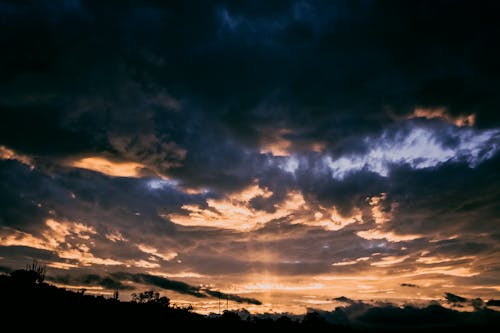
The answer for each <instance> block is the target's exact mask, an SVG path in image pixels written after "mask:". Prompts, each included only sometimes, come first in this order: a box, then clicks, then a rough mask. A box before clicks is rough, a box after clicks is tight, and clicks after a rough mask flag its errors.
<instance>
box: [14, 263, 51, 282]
mask: <svg viewBox="0 0 500 333" xmlns="http://www.w3.org/2000/svg"><path fill="white" fill-rule="evenodd" d="M46 271H47V267H46V266H45V265H40V264H39V263H38V262H37V261H36V260H33V262H32V263H31V264H28V265H26V269H18V270H16V271H14V272H12V273H10V276H11V277H12V279H13V280H14V281H16V282H17V283H19V284H22V285H34V284H41V283H43V281H44V280H45V272H46Z"/></svg>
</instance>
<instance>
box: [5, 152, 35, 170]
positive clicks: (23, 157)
mask: <svg viewBox="0 0 500 333" xmlns="http://www.w3.org/2000/svg"><path fill="white" fill-rule="evenodd" d="M0 159H2V160H16V161H19V162H21V163H23V164H26V165H28V166H29V167H31V168H32V169H34V168H35V166H34V165H33V163H32V161H31V158H29V157H28V156H26V155H22V154H18V153H16V152H15V151H14V150H12V149H9V148H7V147H5V146H0Z"/></svg>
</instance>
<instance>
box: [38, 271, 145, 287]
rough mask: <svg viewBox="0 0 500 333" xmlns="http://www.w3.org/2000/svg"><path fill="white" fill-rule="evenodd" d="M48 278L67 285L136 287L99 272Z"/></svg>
mask: <svg viewBox="0 0 500 333" xmlns="http://www.w3.org/2000/svg"><path fill="white" fill-rule="evenodd" d="M47 280H48V281H51V282H55V283H61V284H65V285H85V286H101V287H104V288H106V289H115V290H134V289H135V287H133V286H128V285H124V284H123V283H121V281H119V280H115V279H112V278H111V277H109V276H108V277H102V276H100V275H97V274H87V275H81V276H71V275H57V276H47Z"/></svg>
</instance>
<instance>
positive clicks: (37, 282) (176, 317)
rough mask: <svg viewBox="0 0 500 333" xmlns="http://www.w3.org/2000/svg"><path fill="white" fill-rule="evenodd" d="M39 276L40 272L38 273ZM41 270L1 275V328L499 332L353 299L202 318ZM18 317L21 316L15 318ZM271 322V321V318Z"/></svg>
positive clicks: (454, 317)
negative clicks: (293, 313)
mask: <svg viewBox="0 0 500 333" xmlns="http://www.w3.org/2000/svg"><path fill="white" fill-rule="evenodd" d="M42 273H43V272H42ZM39 274H40V272H36V271H33V270H18V271H14V272H12V273H11V274H10V275H0V306H1V309H2V318H5V320H4V325H9V327H10V325H14V327H18V329H19V330H21V329H22V330H35V329H36V330H42V329H43V330H48V331H56V332H57V331H71V330H93V331H95V330H101V329H106V330H113V331H119V330H126V331H130V330H131V329H136V330H139V331H141V332H142V331H146V330H155V331H164V332H168V331H174V330H175V331H177V330H178V329H179V328H180V327H181V328H182V329H183V330H187V331H192V330H198V331H202V330H205V331H209V332H212V331H215V332H221V331H222V332H225V331H227V332H229V331H231V332H256V331H259V330H266V331H267V330H272V331H279V332H282V331H284V332H396V331H403V330H404V331H406V332H423V331H429V330H430V331H435V330H438V329H439V330H445V331H451V330H459V329H460V330H462V329H477V328H481V329H489V330H496V329H498V328H500V313H499V312H496V311H493V310H489V309H481V310H478V311H475V312H458V311H454V310H450V309H446V308H443V307H441V306H439V305H431V306H429V307H426V308H422V309H420V308H414V307H404V308H399V307H392V306H384V307H372V308H368V309H367V310H365V311H363V313H362V314H361V315H356V316H353V315H352V313H353V312H352V311H351V310H350V308H349V307H353V306H356V307H359V305H360V304H362V303H360V302H356V301H352V302H351V304H350V305H349V306H347V307H338V308H336V309H335V310H334V311H331V312H327V311H311V312H309V313H308V314H307V315H305V316H304V318H303V319H302V320H297V319H292V318H290V317H287V316H285V315H284V316H281V317H279V318H277V319H272V318H271V317H269V316H267V317H266V316H264V315H251V316H248V318H246V319H242V318H241V317H240V316H239V315H238V314H237V313H234V312H224V313H223V314H222V315H221V316H203V315H200V314H197V313H193V312H192V311H191V310H190V309H182V308H176V307H172V306H170V304H169V300H168V298H166V297H160V295H159V294H158V293H155V292H153V291H150V292H144V293H141V294H139V295H135V297H134V301H131V302H121V301H119V300H118V299H117V297H115V298H105V297H103V296H92V295H85V294H84V293H83V292H73V291H68V290H65V289H62V288H57V287H55V286H52V285H49V284H47V283H45V282H44V280H43V276H42V277H41V276H40V275H39ZM17 318H23V319H22V320H18V319H17ZM275 318H276V317H275Z"/></svg>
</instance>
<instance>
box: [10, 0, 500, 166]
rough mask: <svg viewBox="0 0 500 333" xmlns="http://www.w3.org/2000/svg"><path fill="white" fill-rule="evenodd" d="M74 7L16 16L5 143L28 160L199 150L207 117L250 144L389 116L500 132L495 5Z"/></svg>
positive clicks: (333, 135)
mask: <svg viewBox="0 0 500 333" xmlns="http://www.w3.org/2000/svg"><path fill="white" fill-rule="evenodd" d="M63 3H64V4H65V5H64V6H54V5H52V4H50V3H48V2H38V3H30V4H25V5H18V4H15V3H12V2H8V3H4V4H3V6H2V7H3V8H4V9H5V10H4V11H3V14H2V21H3V23H4V27H5V29H4V31H5V32H8V33H6V34H2V39H3V43H4V44H5V45H11V46H10V47H9V48H8V49H7V50H6V52H4V53H3V54H2V58H3V60H4V61H2V64H3V68H2V70H3V72H4V73H5V77H4V79H3V80H2V85H3V87H4V88H5V89H3V91H4V92H5V93H4V94H3V95H2V98H1V102H2V103H1V105H2V112H3V115H4V119H3V120H4V121H2V124H3V126H2V131H1V132H2V141H3V142H4V143H5V144H6V145H9V146H12V147H14V148H17V149H20V150H23V151H26V152H31V153H37V154H67V153H71V152H74V153H77V152H78V153H81V152H83V153H89V152H96V151H112V152H116V153H117V154H124V153H125V152H124V151H121V150H120V147H116V146H115V145H114V144H113V139H112V138H113V137H114V136H116V135H117V136H118V137H121V136H122V135H126V136H127V137H130V136H131V135H132V134H133V133H144V132H146V133H153V134H155V135H156V136H157V137H158V140H160V141H159V142H160V143H161V142H165V141H167V142H168V141H170V140H172V141H174V142H176V143H178V144H180V145H181V146H182V147H183V145H185V146H189V143H188V141H187V140H186V139H187V138H188V137H189V131H190V130H191V128H190V127H191V126H192V124H196V122H200V121H203V123H204V125H205V126H207V128H208V129H207V131H208V132H210V131H222V133H224V134H225V135H229V137H236V138H237V139H238V140H241V141H242V142H244V143H246V144H248V145H250V146H255V145H256V144H257V142H258V141H259V138H258V137H259V134H258V133H259V129H260V128H262V127H263V126H264V125H266V124H276V125H277V126H280V127H290V128H291V129H292V130H294V129H296V130H300V131H301V132H303V133H304V136H305V137H311V139H312V140H317V139H322V140H324V141H326V142H330V143H334V142H339V139H340V138H341V139H342V140H340V142H342V141H345V140H347V139H348V138H349V137H350V136H351V135H353V134H356V135H358V134H359V133H360V132H372V131H373V130H379V129H381V128H382V126H383V125H384V124H387V123H390V122H392V120H391V119H390V117H388V115H387V114H386V113H385V111H384V108H385V107H387V106H389V107H392V109H394V110H396V112H403V113H407V112H409V111H412V110H411V108H412V107H413V106H415V105H423V106H429V107H432V106H445V107H449V108H450V112H452V113H466V114H469V113H471V112H477V113H478V123H479V124H481V126H484V127H489V126H492V125H494V124H495V123H497V122H498V119H497V116H496V113H495V112H493V111H492V110H494V109H495V107H494V106H495V105H498V100H497V97H496V94H494V90H492V89H493V88H492V87H494V86H495V83H496V81H495V80H496V79H495V75H493V73H494V72H495V71H497V70H498V66H497V65H496V63H495V62H494V61H493V60H494V59H496V58H497V57H496V55H498V54H497V53H498V50H497V49H496V48H488V52H484V50H485V48H486V46H487V45H488V44H489V43H491V41H493V40H495V39H496V38H495V37H497V35H498V27H497V26H496V25H495V24H493V22H495V21H494V19H495V18H494V17H493V16H492V15H491V13H493V12H495V10H494V8H495V7H496V6H497V4H496V3H495V2H489V3H486V4H484V5H483V6H481V7H475V6H473V7H472V8H471V7H470V6H468V5H466V4H465V3H461V2H458V3H457V2H452V3H451V2H450V3H447V2H442V3H439V4H434V3H433V6H432V7H431V6H429V4H428V3H426V2H421V3H418V4H410V5H405V6H402V5H401V4H399V3H397V2H394V3H392V2H383V3H379V2H377V3H370V2H359V3H356V4H352V3H350V2H336V3H335V4H330V3H323V2H316V1H311V2H288V3H282V2H276V3H274V2H273V4H261V5H255V4H251V3H245V2H243V3H240V4H239V5H235V4H233V3H226V4H224V3H223V2H218V3H206V2H200V3H196V5H195V4H187V3H183V4H175V5H174V4H159V3H157V2H141V3H138V2H129V3H125V4H122V5H121V6H120V8H111V7H110V6H108V5H105V4H102V3H98V2H93V1H81V2H63ZM70 4H71V5H70ZM449 8H452V10H449ZM408 17H411V18H412V19H411V20H408V19H407V18H408ZM194 22H196V24H194ZM463 22H468V24H463ZM347 32H349V33H347ZM30 41H34V42H32V43H30ZM75 64H78V65H77V66H75ZM457 90H458V91H460V93H458V94H457V93H456V92H457ZM452 92H453V97H454V99H453V100H452V99H451V95H450V94H451V93H452ZM182 101H186V102H185V103H183V102H182ZM176 109H177V110H178V109H180V110H181V111H177V113H181V115H178V114H176V111H175V110H176ZM186 109H189V114H190V116H189V117H186V116H185V115H183V114H185V112H186ZM194 110H197V111H194ZM304 110H307V112H304ZM182 111H184V113H183V112H182ZM359 111H362V112H359ZM40 125H42V126H40ZM21 133H29V134H28V135H25V134H23V135H21ZM160 133H161V135H159V134H160ZM30 137H38V140H31V139H30ZM301 140H302V139H301V138H298V139H297V141H298V142H300V141H301ZM335 146H336V145H335V144H334V145H332V147H331V148H330V149H336V148H335ZM184 148H186V149H187V150H188V152H189V151H193V150H196V149H193V148H199V147H184ZM190 148H191V149H190ZM204 148H205V149H206V148H208V147H207V146H205V147H204ZM338 149H342V148H341V147H339V148H338ZM214 153H215V154H217V156H218V157H221V156H222V155H223V154H220V152H217V151H215V152H214ZM218 153H219V154H218ZM134 158H135V159H140V157H139V156H134ZM148 161H149V162H150V163H152V164H158V163H159V161H158V160H155V159H153V160H149V159H148ZM195 161H196V160H195ZM155 167H156V168H161V166H159V165H155Z"/></svg>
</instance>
